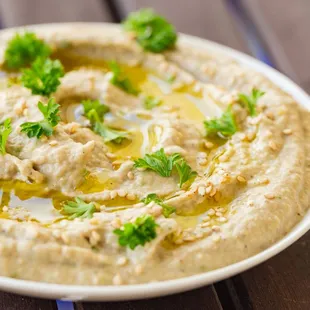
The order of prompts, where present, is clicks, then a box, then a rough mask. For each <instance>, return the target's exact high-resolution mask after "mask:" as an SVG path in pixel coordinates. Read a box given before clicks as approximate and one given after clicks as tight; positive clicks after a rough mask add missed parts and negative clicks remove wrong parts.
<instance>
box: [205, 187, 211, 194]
mask: <svg viewBox="0 0 310 310" xmlns="http://www.w3.org/2000/svg"><path fill="white" fill-rule="evenodd" d="M211 190H212V185H209V186H208V187H206V190H205V191H206V194H210V192H211Z"/></svg>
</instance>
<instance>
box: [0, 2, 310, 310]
mask: <svg viewBox="0 0 310 310" xmlns="http://www.w3.org/2000/svg"><path fill="white" fill-rule="evenodd" d="M31 2H32V1H27V5H30V4H29V3H31ZM44 2H45V0H41V3H44ZM55 2H58V0H57V1H55ZM69 2H70V1H69ZM71 2H72V1H71ZM81 2H82V0H76V1H75V5H74V8H72V10H78V9H79V5H80V4H81ZM90 2H94V3H95V2H96V5H99V2H100V1H99V0H98V1H96V0H92V1H90ZM14 3H15V4H16V0H12V1H2V4H0V6H2V7H4V6H7V7H8V8H10V5H13V4H14ZM19 4H21V2H19ZM94 5H95V4H94ZM100 5H102V8H103V9H104V10H103V13H102V20H114V21H118V20H119V19H120V18H121V17H122V16H124V15H125V14H127V13H128V12H129V11H131V10H135V9H137V8H140V7H150V6H153V7H154V8H155V9H156V10H157V11H158V12H160V13H163V14H164V15H166V16H167V17H168V18H169V19H170V20H171V21H172V22H173V23H174V24H175V25H176V26H177V28H178V30H179V31H182V32H186V33H190V34H194V35H197V36H200V37H204V38H207V39H210V40H214V41H217V42H219V43H222V44H225V45H228V46H231V47H233V48H235V49H238V50H241V51H244V52H246V53H248V54H252V55H253V56H255V57H257V58H260V59H261V60H263V61H265V62H267V63H270V64H272V65H273V66H274V67H276V68H277V69H278V70H280V71H282V72H284V73H285V74H287V75H288V76H289V77H291V78H292V79H293V80H295V81H296V82H297V83H298V84H299V85H301V86H302V87H303V88H304V89H305V90H306V91H308V92H310V41H309V40H307V39H308V38H309V31H310V19H309V13H310V1H309V0H191V1H190V0H156V1H155V0H154V1H147V0H136V1H128V0H117V1H113V0H109V1H108V0H106V1H102V2H100ZM42 7H43V8H44V6H42ZM72 10H71V15H72V14H73V13H72ZM95 11H96V16H95V17H94V19H96V20H98V10H95ZM12 12H13V13H12ZM12 12H11V15H9V16H8V17H7V18H8V24H10V23H12V20H13V19H14V10H13V11H12ZM42 14H43V16H44V10H43V9H42ZM62 14H63V13H62ZM88 14H90V12H89V11H88ZM51 15H52V13H51V10H50V8H49V11H48V12H46V16H48V17H47V18H50V16H51ZM40 17H41V18H42V15H40ZM9 18H11V19H9ZM12 18H13V19H12ZM32 18H34V19H35V18H36V16H34V17H32ZM69 19H70V18H69V17H68V20H69ZM87 19H88V20H92V17H91V16H88V17H87ZM19 20H20V19H19ZM55 20H57V19H56V18H55ZM84 20H85V19H84ZM5 21H6V20H5ZM33 21H35V20H31V21H30V22H33ZM39 21H41V22H42V20H39ZM47 21H50V20H47ZM51 21H53V20H51ZM13 22H14V21H13ZM28 23H29V22H28ZM0 294H1V298H0V310H2V309H3V310H13V309H14V310H15V309H16V310H17V309H18V310H19V309H23V310H30V309H31V310H32V309H33V310H36V309H42V310H45V309H46V310H52V309H53V310H55V309H57V307H58V309H61V310H71V309H75V310H97V309H98V310H99V309H106V310H116V309H117V310H121V309H128V310H129V309H130V310H140V309H141V310H142V309H143V310H153V309H154V310H155V309H160V310H165V309H169V310H174V309H175V310H181V309H184V310H191V309H195V310H200V309H210V310H218V309H229V310H230V309H232V310H234V309H264V310H267V309H273V310H278V309H280V310H284V309H294V310H298V309H305V310H306V309H310V233H308V234H306V235H305V236H304V237H303V238H301V239H300V240H299V241H297V242H296V243H295V244H294V245H292V246H291V247H290V248H289V249H287V250H285V251H284V252H283V253H281V254H279V255H277V256H276V257H274V258H272V259H270V260H269V261H267V262H265V263H263V264H261V265H260V266H258V267H255V268H253V269H251V270H249V271H247V272H244V273H242V274H240V275H237V276H235V277H233V278H230V279H228V280H225V281H222V282H219V283H215V284H213V285H210V286H207V287H203V288H200V289H197V290H194V291H190V292H187V293H183V294H177V295H174V296H169V297H164V298H155V299H150V300H142V301H132V302H122V303H81V302H78V303H75V304H73V303H71V302H66V303H64V302H59V301H58V302H57V303H56V302H55V301H52V300H41V299H34V298H29V297H21V296H17V295H13V294H8V293H0Z"/></svg>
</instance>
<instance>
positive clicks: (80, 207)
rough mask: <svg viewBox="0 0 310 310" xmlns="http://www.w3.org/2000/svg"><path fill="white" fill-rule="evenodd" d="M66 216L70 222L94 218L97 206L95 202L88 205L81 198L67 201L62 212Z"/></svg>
mask: <svg viewBox="0 0 310 310" xmlns="http://www.w3.org/2000/svg"><path fill="white" fill-rule="evenodd" d="M61 212H62V213H63V214H64V215H68V216H69V217H68V218H69V219H70V220H73V219H75V218H77V217H79V218H92V217H93V214H94V212H96V206H95V204H94V203H93V202H91V203H86V202H85V201H84V200H82V199H81V198H79V197H76V198H75V201H66V202H65V203H64V205H63V208H62V211H61Z"/></svg>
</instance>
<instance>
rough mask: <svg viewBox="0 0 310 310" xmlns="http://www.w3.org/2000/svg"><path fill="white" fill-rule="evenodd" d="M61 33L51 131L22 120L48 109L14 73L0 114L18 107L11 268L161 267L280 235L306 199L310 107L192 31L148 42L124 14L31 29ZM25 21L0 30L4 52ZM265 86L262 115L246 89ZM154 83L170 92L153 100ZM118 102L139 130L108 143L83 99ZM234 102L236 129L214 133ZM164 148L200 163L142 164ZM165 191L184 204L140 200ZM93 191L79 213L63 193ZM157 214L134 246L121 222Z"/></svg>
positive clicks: (75, 275)
mask: <svg viewBox="0 0 310 310" xmlns="http://www.w3.org/2000/svg"><path fill="white" fill-rule="evenodd" d="M33 30H34V31H35V32H36V33H37V35H38V37H40V38H42V39H44V40H45V41H46V42H47V43H49V44H50V45H51V46H52V47H53V49H54V52H53V55H52V57H54V58H59V59H60V60H61V62H62V63H63V65H64V67H65V70H66V73H65V76H64V77H63V78H62V79H61V84H60V86H59V87H58V89H57V91H56V92H55V93H54V94H53V95H52V97H53V98H55V101H56V102H57V103H58V104H60V116H61V121H60V123H59V124H58V125H57V126H56V127H55V130H54V133H53V135H52V136H50V137H42V138H41V139H36V138H29V137H28V136H27V135H26V134H25V133H23V132H21V129H20V125H21V124H22V123H24V122H28V121H38V120H40V119H41V118H42V115H41V113H40V111H39V110H38V106H37V104H38V101H42V102H44V103H47V100H48V98H46V97H43V96H38V95H32V94H31V92H30V90H29V89H26V88H24V87H23V86H21V85H20V84H19V83H16V84H14V83H13V84H12V83H9V81H10V78H11V76H12V73H4V77H3V79H2V80H1V90H0V123H2V122H3V121H4V120H5V119H6V118H8V117H9V118H11V120H12V129H13V131H12V133H11V134H10V136H9V138H8V142H7V153H6V154H5V155H0V180H1V181H0V186H1V187H0V197H1V213H0V217H1V218H0V229H1V234H0V253H1V255H0V275H2V276H8V277H15V278H19V279H27V280H35V281H44V282H53V283H65V284H91V285H109V284H114V285H120V284H134V283H144V282H153V281H162V280H167V279H174V278H180V277H185V276H189V275H193V274H197V273H202V272H206V271H209V270H213V269H216V268H219V267H223V266H226V265H229V264H231V263H234V262H237V261H240V260H242V259H245V258H247V257H249V256H251V255H254V254H256V253H258V252H260V251H262V250H264V249H266V248H267V247H269V246H270V245H272V244H273V243H274V242H276V241H277V240H279V239H280V238H282V237H283V236H284V235H285V234H286V233H288V232H289V231H290V229H292V227H293V226H294V225H295V224H296V223H298V221H300V219H301V218H302V217H303V215H304V214H305V212H306V211H307V208H308V197H309V194H308V192H307V191H306V189H307V188H308V187H309V158H308V157H307V156H308V154H309V132H308V128H307V127H306V124H307V125H308V124H309V118H308V113H307V112H305V111H302V112H301V110H300V108H299V107H298V105H297V104H296V102H295V101H294V99H293V98H292V97H291V96H289V95H288V94H286V93H285V92H283V91H282V90H281V89H279V88H278V87H277V86H275V85H274V84H273V83H272V82H271V81H269V80H268V79H267V78H265V77H264V76H262V75H261V74H259V73H257V72H254V71H253V70H251V69H249V68H247V67H245V66H243V65H240V64H238V63H236V62H235V61H234V60H232V59H230V58H228V57H226V56H224V55H220V54H217V53H216V54H215V53H213V52H211V51H209V50H208V49H207V48H206V49H205V50H198V49H195V48H194V47H192V46H189V45H187V44H185V43H182V40H181V41H180V42H179V43H178V44H177V46H176V49H174V50H170V51H168V52H165V53H163V54H152V53H146V52H144V51H143V50H142V49H141V48H140V47H139V46H138V45H137V44H136V43H135V42H133V41H132V39H131V38H130V37H129V36H126V35H124V34H123V33H122V32H121V31H120V30H119V29H117V28H115V27H111V28H110V27H105V26H98V25H74V26H70V25H59V26H44V27H38V28H34V29H33ZM13 34H14V32H13V31H7V32H3V33H1V37H0V38H1V54H3V52H4V50H5V48H6V40H8V39H9V38H11V36H12V35H13ZM111 60H115V61H117V63H119V65H120V67H121V69H122V70H123V72H124V73H125V74H126V76H127V77H128V78H129V79H130V80H131V81H132V83H133V85H134V86H135V87H137V88H139V89H140V94H139V95H138V96H133V95H131V94H128V93H126V92H124V91H123V90H122V89H120V88H118V87H116V86H115V85H113V84H111V83H110V79H111V73H110V72H109V69H108V66H107V62H108V61H111ZM253 88H258V89H260V90H262V91H264V92H265V94H264V96H262V97H261V98H260V99H259V101H258V103H257V111H258V113H257V115H256V116H253V117H251V116H249V115H248V114H247V113H246V111H245V109H244V108H243V107H242V106H240V105H239V104H237V101H238V94H240V93H245V94H250V92H251V91H252V89H253ZM145 96H156V97H158V98H160V99H161V101H162V104H161V105H158V106H156V107H154V108H153V109H151V110H147V109H146V108H145V106H144V103H143V102H144V101H143V100H144V98H145ZM84 99H92V100H95V99H98V100H100V102H103V103H104V104H105V105H107V106H108V107H109V108H110V112H109V113H107V114H106V115H105V123H106V124H108V125H110V126H112V127H114V128H118V129H121V130H126V131H127V132H129V138H128V139H126V140H124V141H123V142H122V143H120V144H115V143H111V142H109V143H105V142H104V139H103V138H102V137H101V136H99V135H97V134H96V133H95V132H94V131H92V130H91V128H89V126H88V125H87V122H86V121H85V118H84V117H83V115H82V113H81V100H84ZM229 105H232V107H233V109H234V112H235V115H236V122H237V125H238V130H237V132H236V133H235V134H234V135H232V136H231V137H230V138H229V139H220V138H219V139H209V138H207V137H206V134H205V129H204V125H203V121H204V120H206V119H208V118H214V117H220V116H221V115H222V113H223V112H224V111H225V110H226V108H227V107H228V106H229ZM160 149H163V150H164V151H165V153H166V154H167V155H171V154H174V153H179V154H180V155H181V156H182V157H183V158H184V159H185V160H186V162H187V163H188V164H189V165H190V167H191V168H192V169H193V170H194V171H196V172H197V176H196V177H194V178H193V180H191V181H190V182H189V183H187V184H186V186H183V187H182V188H180V187H179V184H178V183H179V180H178V178H177V176H176V174H175V172H174V173H172V175H171V176H170V177H162V176H161V175H159V174H158V173H156V172H154V171H151V170H148V169H147V170H145V169H139V168H135V167H134V160H136V159H137V158H143V156H145V155H146V154H152V153H154V152H156V151H158V150H160ZM150 193H155V194H157V196H158V197H160V198H161V199H163V201H164V202H165V204H168V205H169V206H172V207H173V208H175V212H174V213H173V214H171V215H170V216H169V217H164V216H163V208H162V206H161V205H159V204H157V203H155V202H151V203H148V204H145V203H143V202H141V200H142V199H143V198H144V197H146V195H148V194H150ZM76 197H80V198H81V199H83V200H84V201H85V202H94V203H95V206H96V211H95V212H94V213H93V215H92V217H91V218H76V219H72V220H71V219H69V218H68V217H67V216H65V215H64V214H63V213H62V212H61V207H62V204H63V202H64V201H68V200H73V199H74V198H76ZM143 215H150V216H152V217H153V218H154V220H155V221H156V224H157V225H158V226H157V227H156V234H157V235H156V238H154V239H152V240H151V241H149V242H147V243H145V245H144V246H142V245H138V246H136V247H135V248H134V249H130V248H129V247H125V246H121V245H120V244H119V242H118V236H117V235H116V234H115V233H114V230H115V229H117V228H120V229H122V227H123V225H124V224H125V223H131V222H134V221H135V220H136V218H138V217H140V216H143Z"/></svg>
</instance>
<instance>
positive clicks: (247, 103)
mask: <svg viewBox="0 0 310 310" xmlns="http://www.w3.org/2000/svg"><path fill="white" fill-rule="evenodd" d="M264 94H265V92H263V91H261V90H259V89H256V88H253V89H252V93H251V95H249V96H247V95H246V94H239V101H240V103H241V105H242V106H243V107H246V108H247V109H248V111H249V114H250V116H255V115H256V103H257V100H258V99H259V98H260V97H262V96H264Z"/></svg>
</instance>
